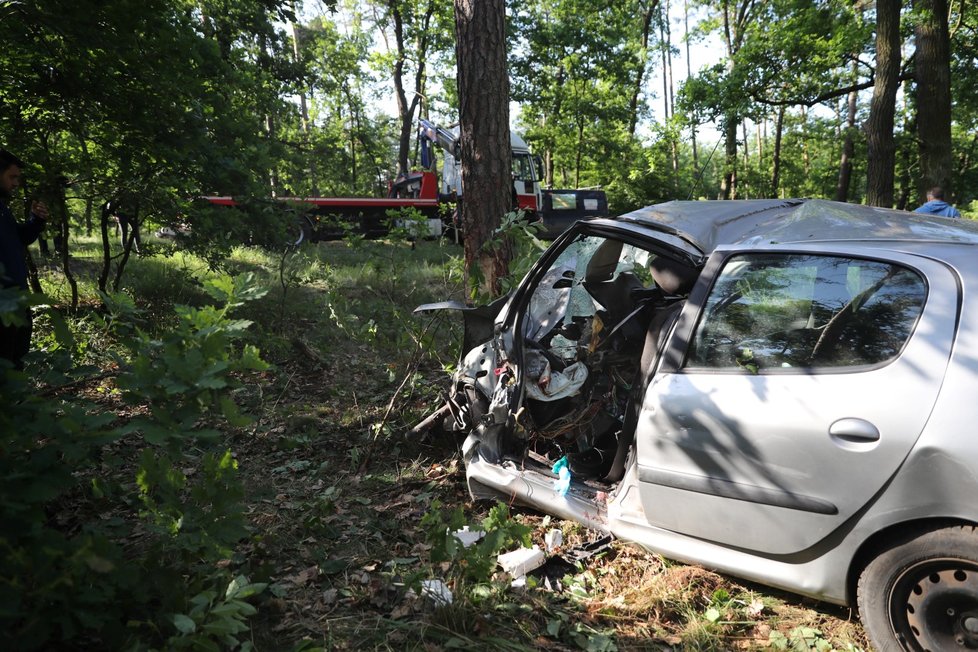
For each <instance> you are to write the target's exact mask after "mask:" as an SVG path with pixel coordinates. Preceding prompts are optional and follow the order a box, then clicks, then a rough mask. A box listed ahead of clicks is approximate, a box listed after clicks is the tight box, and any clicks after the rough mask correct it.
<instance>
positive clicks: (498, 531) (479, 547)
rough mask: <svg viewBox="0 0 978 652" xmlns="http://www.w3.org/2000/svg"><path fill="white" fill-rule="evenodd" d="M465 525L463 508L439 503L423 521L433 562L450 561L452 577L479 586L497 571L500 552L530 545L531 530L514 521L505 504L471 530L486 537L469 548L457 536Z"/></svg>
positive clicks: (435, 503)
mask: <svg viewBox="0 0 978 652" xmlns="http://www.w3.org/2000/svg"><path fill="white" fill-rule="evenodd" d="M465 525H467V523H466V518H465V513H464V512H463V511H462V508H461V507H455V508H454V509H450V510H449V509H446V508H445V507H444V506H443V505H442V503H441V502H440V501H437V500H435V501H433V502H432V503H431V509H430V510H429V511H428V512H427V513H426V514H425V515H424V517H422V519H421V526H422V527H423V528H424V530H425V536H426V538H427V541H428V543H429V544H430V545H431V561H432V563H435V564H437V563H441V562H449V564H450V565H451V569H450V571H449V574H450V575H452V576H455V577H458V578H460V579H462V580H467V581H469V582H473V583H476V584H480V583H482V584H484V583H486V582H488V581H489V579H490V577H491V576H492V573H493V571H494V570H495V568H496V556H497V555H498V554H499V553H500V552H501V551H503V550H505V549H507V548H508V547H511V546H515V545H522V546H524V547H529V545H530V531H531V530H530V528H529V527H527V526H525V525H523V524H521V523H518V522H517V521H515V520H513V518H512V517H511V516H510V514H509V507H507V506H506V504H505V503H497V504H496V506H495V507H493V508H492V509H490V510H489V514H488V516H486V518H485V519H483V521H482V523H481V524H480V525H477V526H475V527H470V528H469V529H470V530H472V531H476V532H483V533H484V534H485V536H483V537H482V538H481V539H479V541H477V542H476V543H474V544H472V545H470V546H468V547H465V546H463V545H462V543H461V542H460V541H459V540H458V539H457V538H456V537H455V535H454V532H456V531H458V530H461V529H462V527H464V526H465Z"/></svg>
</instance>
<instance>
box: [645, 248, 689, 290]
mask: <svg viewBox="0 0 978 652" xmlns="http://www.w3.org/2000/svg"><path fill="white" fill-rule="evenodd" d="M649 270H650V271H651V272H652V278H653V279H654V280H655V284H656V285H657V286H659V288H660V289H661V290H662V291H663V292H665V293H666V294H679V295H686V294H689V291H690V290H692V289H693V284H694V283H696V279H697V277H698V276H699V271H698V270H697V269H696V268H695V267H693V266H692V265H689V264H688V263H681V262H679V261H678V260H673V259H672V258H666V257H664V256H656V257H655V259H654V260H653V261H652V262H651V263H650V264H649Z"/></svg>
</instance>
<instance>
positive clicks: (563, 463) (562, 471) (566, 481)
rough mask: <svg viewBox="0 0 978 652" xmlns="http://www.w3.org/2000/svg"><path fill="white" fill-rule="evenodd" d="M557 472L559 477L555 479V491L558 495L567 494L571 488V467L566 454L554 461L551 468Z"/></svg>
mask: <svg viewBox="0 0 978 652" xmlns="http://www.w3.org/2000/svg"><path fill="white" fill-rule="evenodd" d="M551 470H552V471H553V472H554V473H556V474H557V479H556V480H554V492H556V494H557V495H558V496H566V495H567V491H568V490H569V489H570V478H571V474H570V469H569V468H568V467H567V456H566V455H564V456H563V457H562V458H560V459H559V460H557V462H556V463H554V465H553V468H552V469H551Z"/></svg>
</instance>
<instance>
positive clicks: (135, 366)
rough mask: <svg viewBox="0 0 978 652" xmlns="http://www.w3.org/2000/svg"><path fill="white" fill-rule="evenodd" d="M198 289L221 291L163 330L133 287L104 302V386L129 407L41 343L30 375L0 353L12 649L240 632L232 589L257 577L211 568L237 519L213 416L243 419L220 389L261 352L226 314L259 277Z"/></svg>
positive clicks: (190, 640)
mask: <svg viewBox="0 0 978 652" xmlns="http://www.w3.org/2000/svg"><path fill="white" fill-rule="evenodd" d="M208 292H209V293H210V294H211V296H212V297H213V298H214V299H215V300H217V301H218V302H219V305H217V306H206V307H203V308H188V307H178V308H177V314H178V320H177V323H176V325H175V326H174V327H173V328H172V329H170V330H169V331H167V332H166V333H164V334H162V335H161V336H153V335H150V334H149V333H147V332H144V331H143V330H142V329H140V328H139V327H138V326H137V325H136V320H137V319H138V311H136V310H135V308H134V306H133V305H132V302H131V301H127V300H126V299H124V298H122V297H115V298H113V299H111V300H109V301H108V304H109V305H110V307H111V308H112V309H113V312H112V313H111V315H110V317H109V318H107V319H106V320H105V328H106V329H108V330H111V331H112V332H114V333H115V334H116V335H117V337H118V342H119V345H120V347H121V349H120V351H119V352H118V353H117V355H116V359H117V362H118V365H119V366H118V369H119V373H118V376H117V377H116V378H115V379H114V380H115V387H116V389H112V390H111V391H110V392H108V393H109V394H110V395H117V396H118V397H119V398H120V399H121V401H122V403H123V404H124V405H125V406H128V409H127V410H126V411H125V412H124V414H128V415H130V416H129V417H128V418H125V417H123V418H120V416H119V415H117V414H116V412H114V411H111V410H107V409H106V406H105V403H104V401H103V402H99V401H95V400H92V399H89V398H86V396H88V395H91V394H95V395H98V394H99V392H97V391H95V392H93V391H81V390H83V389H86V390H91V389H93V386H96V387H98V388H100V389H104V378H103V377H102V376H98V377H96V376H94V375H93V372H92V370H91V369H84V368H74V367H71V366H63V362H64V360H65V358H64V357H56V356H47V354H45V353H43V352H42V353H41V354H40V355H39V356H38V357H40V366H42V367H43V366H45V365H47V367H48V368H49V371H47V372H46V373H45V375H44V384H43V385H42V386H40V387H38V386H35V385H34V384H33V383H32V382H30V381H29V379H28V378H27V377H26V376H25V375H24V374H23V373H19V372H15V371H13V370H12V369H10V368H9V364H7V363H4V362H0V365H4V366H3V367H0V374H3V375H2V377H0V386H2V391H3V396H4V398H5V401H6V406H5V409H4V411H3V412H2V413H0V509H2V511H3V514H4V517H5V518H4V523H3V526H2V529H0V630H2V631H3V632H4V633H5V634H4V637H5V639H6V641H7V644H8V645H10V646H11V647H12V648H13V649H26V650H31V649H43V648H50V647H72V648H93V647H100V648H111V649H118V648H134V649H140V648H147V647H151V648H155V647H167V648H171V649H184V648H190V647H192V648H194V649H215V650H216V649H219V648H222V647H223V648H226V649H234V648H236V647H238V638H237V635H238V634H240V633H241V632H242V631H243V629H242V628H246V625H245V624H244V619H245V618H246V617H247V616H249V615H251V613H253V608H252V607H250V605H247V604H245V603H244V602H243V600H244V599H245V598H247V597H249V596H250V595H254V594H255V593H256V592H258V591H260V590H261V589H262V588H263V586H262V585H250V584H248V582H247V580H245V579H244V578H235V579H232V576H231V575H230V572H229V571H228V570H226V569H218V567H217V563H216V562H218V561H220V560H221V559H224V558H226V556H227V555H228V554H229V553H230V551H231V549H232V547H233V545H234V544H235V543H236V542H237V541H238V540H240V539H241V537H242V536H243V535H244V534H245V529H244V520H243V516H242V513H241V501H242V494H243V492H242V487H241V484H240V480H239V478H238V477H237V463H236V461H235V459H234V457H233V455H232V454H231V452H230V451H229V450H227V449H226V448H225V447H224V446H223V445H222V443H221V442H220V441H219V440H220V438H219V436H218V432H217V431H216V430H215V429H214V427H215V426H216V424H217V423H218V422H219V421H220V422H226V423H231V424H232V425H240V424H243V423H245V422H246V421H247V420H246V418H245V417H244V415H242V414H241V412H240V411H239V410H238V407H237V406H236V405H235V404H234V402H233V401H232V400H231V399H230V398H229V391H230V390H232V389H233V388H234V387H235V385H236V380H235V378H236V374H238V373H240V372H246V371H249V370H263V369H265V368H266V367H267V365H266V364H265V363H264V362H263V361H262V360H261V358H260V356H259V354H258V351H257V349H255V348H254V347H252V346H248V345H245V346H243V347H238V346H236V345H235V340H237V339H239V338H240V336H241V334H242V333H243V332H244V331H245V329H246V328H247V327H248V325H249V324H248V322H245V321H241V320H234V319H231V318H230V316H229V314H230V312H231V311H232V310H233V309H234V308H236V307H238V306H240V305H242V304H243V303H244V302H245V301H248V300H251V299H254V298H257V297H258V296H261V294H262V292H261V291H260V290H258V289H256V288H255V287H253V285H252V284H251V280H250V279H249V278H248V277H247V276H241V277H238V278H236V279H234V280H231V279H229V278H223V279H220V280H217V281H214V282H212V283H211V284H210V285H209V286H208ZM4 305H8V304H4ZM47 357H50V359H46V358H47ZM102 395H103V396H104V395H105V393H103V394H102ZM127 473H128V474H129V477H128V479H127V478H126V474H127ZM219 596H220V597H219ZM167 614H171V615H170V616H168V615H167ZM172 614H177V615H178V616H179V617H178V616H172ZM187 619H189V621H188V620H187ZM189 622H193V623H194V626H193V627H191V626H190V624H189Z"/></svg>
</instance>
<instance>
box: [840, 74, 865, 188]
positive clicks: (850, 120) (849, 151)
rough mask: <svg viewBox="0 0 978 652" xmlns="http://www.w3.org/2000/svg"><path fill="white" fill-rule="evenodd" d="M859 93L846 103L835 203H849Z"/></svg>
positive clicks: (853, 92)
mask: <svg viewBox="0 0 978 652" xmlns="http://www.w3.org/2000/svg"><path fill="white" fill-rule="evenodd" d="M857 65H858V64H857V63H856V62H855V61H853V64H852V69H853V74H855V73H856V71H857ZM857 99H858V93H856V91H852V92H850V93H849V97H848V98H847V101H846V104H847V106H846V126H845V134H844V135H843V139H842V157H841V159H840V160H839V180H838V181H837V182H836V184H835V201H848V199H849V185H850V184H851V183H852V159H853V157H854V156H855V155H856V141H855V131H856V110H857V109H858V107H859V105H858V104H857Z"/></svg>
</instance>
